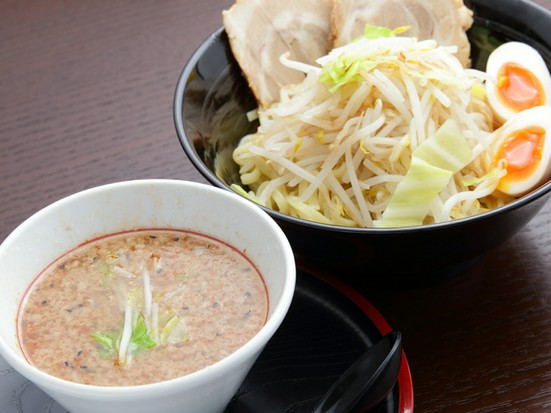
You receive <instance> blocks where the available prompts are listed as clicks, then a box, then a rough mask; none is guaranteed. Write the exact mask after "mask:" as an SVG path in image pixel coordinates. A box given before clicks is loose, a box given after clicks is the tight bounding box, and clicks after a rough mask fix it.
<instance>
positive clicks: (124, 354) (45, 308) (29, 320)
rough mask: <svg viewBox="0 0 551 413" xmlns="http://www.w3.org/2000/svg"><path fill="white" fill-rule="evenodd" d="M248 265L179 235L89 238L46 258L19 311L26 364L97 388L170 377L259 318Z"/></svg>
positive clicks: (247, 331) (210, 359)
mask: <svg viewBox="0 0 551 413" xmlns="http://www.w3.org/2000/svg"><path fill="white" fill-rule="evenodd" d="M267 310H268V298H267V294H266V288H265V284H264V282H263V279H262V277H261V276H260V274H259V273H258V271H257V270H256V268H255V267H254V265H253V264H252V263H251V262H250V261H249V260H248V259H247V258H246V257H245V256H244V255H243V254H241V253H240V252H238V251H237V250H235V249H234V248H232V247H230V246H229V245H227V244H225V243H222V242H220V241H217V240H215V239H212V238H210V237H205V236H203V235H200V234H195V233H190V232H183V231H161V230H147V231H146V230H144V231H135V232H126V233H122V234H117V235H112V236H107V237H103V238H101V239H97V240H94V241H91V242H88V243H86V244H84V245H83V246H80V247H78V248H76V249H75V250H73V251H71V252H69V253H67V254H65V255H64V256H62V257H61V258H60V259H58V260H56V261H55V262H54V263H53V264H51V265H50V266H49V267H48V268H47V269H46V270H45V271H44V272H43V273H41V274H40V275H39V276H38V277H37V279H36V280H35V282H34V284H33V285H32V286H31V288H30V289H29V291H28V292H27V295H26V297H25V299H24V300H23V304H22V307H21V309H20V314H19V320H18V322H19V340H20V345H21V347H22V350H23V352H24V353H25V356H26V357H27V359H28V361H29V362H30V363H31V364H33V365H35V366H36V367H38V368H39V369H41V370H43V371H45V372H47V373H50V374H52V375H54V376H58V377H61V378H63V379H67V380H71V381H75V382H81V383H86V384H95V385H104V386H127V385H139V384H146V383H152V382H158V381H163V380H167V379H171V378H175V377H179V376H182V375H185V374H188V373H191V372H193V371H196V370H198V369H201V368H203V367H205V366H208V365H210V364H213V363H215V362H217V361H219V360H221V359H222V358H224V357H225V356H227V355H229V354H230V353H232V352H233V351H235V350H237V349H238V348H239V347H240V346H242V345H243V344H244V343H245V342H247V341H248V340H249V339H250V338H251V337H252V336H254V335H255V334H256V333H257V332H258V330H259V329H260V328H261V327H262V325H263V324H264V323H265V320H266V315H267Z"/></svg>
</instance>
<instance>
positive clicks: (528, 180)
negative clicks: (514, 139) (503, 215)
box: [495, 106, 551, 197]
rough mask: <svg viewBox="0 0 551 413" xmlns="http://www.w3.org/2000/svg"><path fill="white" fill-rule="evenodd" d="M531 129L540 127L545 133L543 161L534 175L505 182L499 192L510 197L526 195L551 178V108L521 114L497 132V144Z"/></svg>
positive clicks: (537, 107)
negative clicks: (517, 133)
mask: <svg viewBox="0 0 551 413" xmlns="http://www.w3.org/2000/svg"><path fill="white" fill-rule="evenodd" d="M530 127H540V128H542V129H543V130H544V131H545V136H544V138H543V148H542V156H541V161H540V163H539V164H538V165H537V167H536V169H535V170H534V171H533V173H532V174H531V175H529V176H527V177H525V178H524V179H522V180H518V181H517V180H515V181H504V182H507V183H506V184H504V185H501V186H500V187H499V191H501V192H503V193H505V194H507V195H510V196H514V197H518V196H521V195H524V194H526V193H528V192H530V191H531V190H533V189H535V188H537V187H538V186H540V185H541V184H543V183H544V182H545V181H547V180H549V179H550V178H551V107H549V106H536V107H533V108H531V109H526V110H523V111H522V112H519V113H518V114H516V115H515V116H513V117H512V118H511V119H510V120H509V121H507V122H506V123H505V124H503V126H501V127H500V128H499V129H497V130H496V131H495V133H496V134H497V140H496V143H497V144H498V145H499V144H501V142H503V140H504V139H505V138H507V137H508V136H510V135H511V134H512V133H514V132H515V131H518V130H522V129H526V128H530ZM502 179H505V180H506V179H507V177H506V176H505V177H504V178H502Z"/></svg>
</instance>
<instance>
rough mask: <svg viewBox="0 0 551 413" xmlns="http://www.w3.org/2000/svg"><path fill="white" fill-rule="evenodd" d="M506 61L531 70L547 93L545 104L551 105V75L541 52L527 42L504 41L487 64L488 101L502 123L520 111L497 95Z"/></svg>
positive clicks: (493, 52)
mask: <svg viewBox="0 0 551 413" xmlns="http://www.w3.org/2000/svg"><path fill="white" fill-rule="evenodd" d="M506 63H516V64H517V65H520V66H523V67H525V68H526V69H528V70H530V71H531V72H532V73H533V74H534V75H535V76H536V78H538V80H539V81H540V82H541V84H542V87H543V90H544V93H545V105H551V75H550V74H549V70H548V68H547V65H546V64H545V61H544V60H543V58H542V57H541V55H540V54H539V52H538V51H537V50H536V49H534V48H533V47H531V46H529V45H527V44H525V43H521V42H508V43H504V44H502V45H501V46H499V47H497V48H496V49H495V50H494V51H492V53H491V54H490V56H489V57H488V62H487V64H486V73H487V75H488V79H487V80H486V94H487V96H488V102H489V103H490V106H491V107H492V109H493V111H494V114H495V116H496V118H497V119H498V120H499V121H500V122H501V123H503V122H505V121H507V120H508V119H510V118H511V117H513V116H514V115H515V114H517V113H518V111H516V110H514V109H512V108H510V107H508V106H506V105H505V104H503V102H502V101H501V99H500V98H499V96H498V95H497V88H496V84H497V76H498V73H499V70H500V68H501V67H502V66H503V65H504V64H506Z"/></svg>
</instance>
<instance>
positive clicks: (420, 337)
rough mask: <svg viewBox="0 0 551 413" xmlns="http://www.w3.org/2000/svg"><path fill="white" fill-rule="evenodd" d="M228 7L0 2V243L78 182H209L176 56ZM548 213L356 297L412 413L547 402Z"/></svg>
mask: <svg viewBox="0 0 551 413" xmlns="http://www.w3.org/2000/svg"><path fill="white" fill-rule="evenodd" d="M231 2H232V0H219V1H217V0H201V1H192V0H179V1H174V0H158V1H154V2H153V1H140V2H136V1H129V0H112V1H102V2H95V1H69V0H46V1H41V2H32V1H28V0H4V1H3V2H2V3H1V4H0V177H1V184H0V241H1V240H3V239H4V238H5V237H6V236H7V235H8V233H9V232H10V231H12V230H13V229H14V228H15V227H16V226H17V225H18V224H19V223H20V222H21V221H23V220H24V219H25V218H27V217H28V216H29V215H31V214H32V213H34V212H35V211H37V210H38V209H40V208H42V207H44V206H46V205H47V204H48V203H51V202H53V201H55V200H57V199H59V198H61V197H63V196H66V195H69V194H71V193H74V192H77V191H80V190H82V189H85V188H89V187H93V186H97V185H100V184H105V183H109V182H115V181H122V180H127V179H136V178H176V179H187V180H194V181H202V182H205V181H204V179H203V178H202V177H201V176H200V175H199V173H198V172H197V171H196V170H195V169H194V167H193V166H192V165H191V163H190V162H189V161H188V160H187V158H186V156H185V155H184V153H183V151H182V150H181V148H180V144H179V142H178V140H177V138H176V134H175V129H174V126H173V121H172V112H171V107H172V97H173V92H174V88H175V85H176V81H177V78H178V75H179V74H180V71H181V69H182V66H183V64H184V63H185V61H186V60H187V58H188V57H189V56H190V54H191V53H192V52H193V51H194V49H195V48H196V47H197V45H198V44H199V43H200V42H201V40H203V39H204V38H205V37H206V36H207V35H208V34H209V33H211V32H212V31H213V30H215V29H216V28H217V27H219V26H220V25H221V21H222V20H221V11H222V10H223V9H224V8H227V7H229V5H230V3H231ZM538 2H539V3H540V4H543V5H545V6H547V7H551V0H540V1H538ZM550 221H551V203H548V204H547V205H546V206H545V207H544V209H543V211H541V213H540V214H539V215H538V216H537V217H536V218H535V219H534V220H533V221H532V222H531V223H530V225H529V226H528V227H527V228H526V229H525V230H524V231H522V232H521V233H519V234H518V235H517V236H515V237H514V238H513V239H511V240H510V241H509V242H507V243H506V244H504V245H502V246H501V247H499V248H498V249H496V250H495V251H493V252H491V253H490V254H489V255H488V256H487V257H486V258H485V259H484V260H483V262H481V263H480V264H479V265H478V266H477V267H475V268H474V269H472V270H471V271H469V272H468V273H466V274H465V275H463V276H461V277H459V278H456V279H453V280H451V281H449V282H446V283H445V284H442V285H438V286H434V287H430V288H423V289H418V290H414V291H402V292H388V291H386V292H384V291H365V292H364V294H365V296H366V297H367V298H368V299H369V300H370V301H372V303H374V304H375V306H376V307H377V308H378V309H379V310H380V312H381V313H382V314H383V316H384V317H385V318H386V319H387V321H388V322H389V323H390V324H391V325H392V326H393V327H395V328H397V329H399V330H401V331H402V332H403V337H404V346H405V351H406V354H407V357H408V360H409V363H410V366H411V370H412V375H413V382H414V387H415V408H416V411H418V412H481V413H482V412H484V413H489V412H543V411H551V224H550ZM25 413H31V412H25Z"/></svg>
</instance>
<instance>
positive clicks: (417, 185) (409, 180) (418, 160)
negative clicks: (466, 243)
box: [378, 120, 472, 227]
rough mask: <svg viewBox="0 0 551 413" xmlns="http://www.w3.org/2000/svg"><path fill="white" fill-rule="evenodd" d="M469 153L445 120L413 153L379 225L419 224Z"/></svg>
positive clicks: (462, 165) (467, 160) (455, 130)
mask: <svg viewBox="0 0 551 413" xmlns="http://www.w3.org/2000/svg"><path fill="white" fill-rule="evenodd" d="M471 154H472V153H471V148H470V147H469V145H468V143H467V141H466V140H465V138H464V137H463V135H462V134H461V131H460V130H459V128H458V126H457V124H456V122H455V121H454V120H448V121H446V122H445V123H444V124H443V125H442V126H441V127H440V129H438V131H437V132H436V133H435V134H434V135H432V136H430V137H429V138H428V139H427V140H426V141H424V142H423V143H422V144H421V145H420V146H419V147H418V148H417V149H416V150H415V151H413V155H412V161H411V165H410V167H409V169H408V171H407V173H406V175H405V176H404V178H403V179H402V180H401V181H400V183H399V184H398V186H397V187H396V190H395V191H394V194H393V195H392V198H391V199H390V202H389V204H388V206H387V207H386V209H385V212H384V213H383V219H382V220H381V221H380V222H379V223H378V226H381V227H402V226H413V225H421V224H422V223H423V220H424V218H425V216H426V215H427V213H428V212H429V210H430V206H431V203H432V201H433V200H434V198H435V197H436V196H437V195H438V193H440V191H441V190H442V189H444V188H445V187H446V185H447V184H448V182H449V180H450V178H451V177H452V176H453V174H454V173H456V172H458V171H459V170H460V169H461V168H463V167H464V166H465V165H467V163H469V161H470V159H471Z"/></svg>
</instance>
